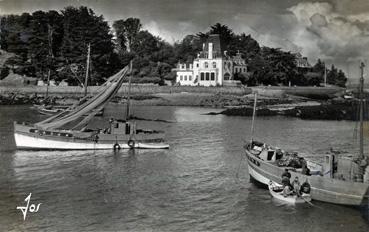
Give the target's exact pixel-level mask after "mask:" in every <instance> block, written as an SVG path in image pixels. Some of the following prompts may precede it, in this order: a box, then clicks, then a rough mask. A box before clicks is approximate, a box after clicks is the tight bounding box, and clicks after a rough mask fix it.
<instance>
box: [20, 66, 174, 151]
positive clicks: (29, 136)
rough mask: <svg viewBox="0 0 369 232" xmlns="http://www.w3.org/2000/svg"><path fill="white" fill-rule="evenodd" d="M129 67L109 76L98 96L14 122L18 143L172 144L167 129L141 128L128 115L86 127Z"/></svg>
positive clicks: (63, 146) (56, 146)
mask: <svg viewBox="0 0 369 232" xmlns="http://www.w3.org/2000/svg"><path fill="white" fill-rule="evenodd" d="M129 70H131V69H129V67H128V66H127V67H125V68H123V69H122V70H120V71H119V72H118V73H116V74H115V75H113V76H111V77H110V78H108V79H107V81H106V82H105V83H104V84H103V85H102V86H100V88H99V90H98V91H97V92H98V93H97V94H96V95H95V96H93V97H92V98H90V99H88V98H87V96H86V97H85V98H83V99H81V101H79V102H78V103H77V104H75V105H73V106H72V107H70V108H69V109H68V110H65V111H62V112H60V113H57V114H56V115H53V116H51V117H49V118H47V119H45V120H43V121H41V122H37V123H35V124H28V123H24V122H23V123H17V122H14V138H15V143H16V147H17V148H18V149H36V150H97V149H114V150H119V149H130V148H142V149H166V148H169V145H168V144H166V143H165V142H164V132H162V131H156V130H145V129H139V128H137V127H136V123H135V122H134V121H132V120H130V118H129V117H126V119H125V120H121V119H110V120H109V122H108V124H109V125H108V126H106V127H105V128H103V129H96V130H92V129H87V125H88V123H89V122H90V120H91V119H93V117H94V116H95V115H96V114H97V113H98V112H100V111H101V110H102V109H103V108H104V106H105V105H106V104H107V103H108V102H109V101H110V100H111V99H112V98H113V97H114V96H115V95H116V94H117V92H118V90H119V89H120V87H121V86H122V84H123V81H124V78H125V77H126V76H127V74H128V73H129ZM130 79H131V78H129V80H130ZM128 94H129V93H128ZM127 105H128V107H127V112H129V110H128V108H129V104H127ZM127 116H128V114H127Z"/></svg>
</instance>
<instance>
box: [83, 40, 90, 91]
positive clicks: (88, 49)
mask: <svg viewBox="0 0 369 232" xmlns="http://www.w3.org/2000/svg"><path fill="white" fill-rule="evenodd" d="M90 52H91V43H88V48H87V61H86V62H87V63H86V77H85V86H84V87H85V96H86V95H87V84H88V76H89V71H90Z"/></svg>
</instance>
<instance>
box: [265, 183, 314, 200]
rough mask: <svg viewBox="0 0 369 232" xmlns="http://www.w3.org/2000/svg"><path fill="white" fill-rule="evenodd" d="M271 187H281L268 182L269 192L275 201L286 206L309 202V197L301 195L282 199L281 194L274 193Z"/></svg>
mask: <svg viewBox="0 0 369 232" xmlns="http://www.w3.org/2000/svg"><path fill="white" fill-rule="evenodd" d="M273 187H281V185H279V184H277V183H275V182H272V181H270V182H269V185H268V188H269V192H270V194H271V195H272V196H273V197H274V198H275V199H277V200H279V201H283V202H285V203H287V204H301V203H306V202H310V201H311V198H310V195H306V194H305V195H303V196H302V197H298V196H297V195H296V194H294V195H290V196H287V197H284V196H283V193H282V192H275V191H274V190H273Z"/></svg>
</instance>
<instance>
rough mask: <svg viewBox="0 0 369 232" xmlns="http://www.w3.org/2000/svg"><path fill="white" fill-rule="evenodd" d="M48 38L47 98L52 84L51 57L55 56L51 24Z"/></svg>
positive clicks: (48, 27)
mask: <svg viewBox="0 0 369 232" xmlns="http://www.w3.org/2000/svg"><path fill="white" fill-rule="evenodd" d="M47 29H48V30H47V40H48V42H49V61H48V66H49V67H48V72H47V85H46V97H45V99H47V97H48V96H49V85H50V73H51V70H50V65H51V61H50V59H53V58H54V54H53V47H52V46H53V30H52V28H51V26H50V24H47Z"/></svg>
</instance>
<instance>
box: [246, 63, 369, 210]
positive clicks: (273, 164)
mask: <svg viewBox="0 0 369 232" xmlns="http://www.w3.org/2000/svg"><path fill="white" fill-rule="evenodd" d="M363 68H364V64H363V63H362V65H361V78H360V97H359V105H360V115H359V116H360V133H359V134H360V153H359V155H352V156H342V155H339V154H328V155H326V156H325V157H324V161H323V162H321V163H320V162H314V161H313V160H309V159H306V158H304V157H301V156H300V155H299V154H296V153H291V152H287V151H285V150H283V149H281V148H278V147H275V146H271V145H269V144H266V143H264V142H260V141H256V140H254V139H253V132H254V121H255V115H256V102H257V95H256V94H255V99H254V111H253V118H252V126H251V135H252V136H251V141H250V142H248V143H247V144H245V146H244V151H245V153H246V157H247V163H248V172H249V174H250V176H251V177H252V179H254V180H256V181H258V182H260V183H262V184H264V185H267V186H268V185H269V182H270V181H273V182H277V183H281V180H282V173H283V171H284V170H285V168H286V167H288V168H289V170H291V174H292V177H291V178H295V177H298V179H300V180H307V181H308V182H309V184H310V185H311V193H310V195H311V198H312V199H313V200H318V201H323V202H329V203H334V204H341V205H351V206H363V207H368V206H369V165H368V163H369V161H368V157H367V156H365V155H364V152H363V128H364V127H363V117H364V116H363V115H364V110H363V108H364V97H363V96H364V94H363V86H364V78H363Z"/></svg>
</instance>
